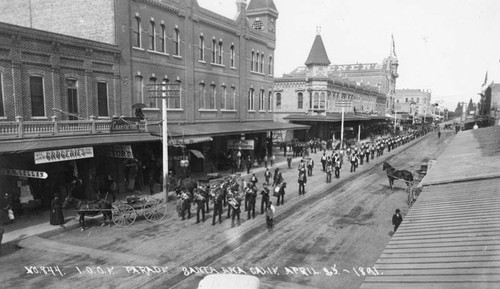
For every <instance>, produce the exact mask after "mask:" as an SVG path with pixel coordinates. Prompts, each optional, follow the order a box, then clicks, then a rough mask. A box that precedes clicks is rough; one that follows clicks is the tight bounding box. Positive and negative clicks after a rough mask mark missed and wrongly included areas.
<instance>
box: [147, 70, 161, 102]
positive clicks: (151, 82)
mask: <svg viewBox="0 0 500 289" xmlns="http://www.w3.org/2000/svg"><path fill="white" fill-rule="evenodd" d="M149 84H153V85H156V84H157V81H156V77H151V78H149ZM158 94H159V93H157V92H154V94H153V96H155V97H148V99H149V107H158V105H157V103H156V100H157V99H158V96H159V95H158Z"/></svg>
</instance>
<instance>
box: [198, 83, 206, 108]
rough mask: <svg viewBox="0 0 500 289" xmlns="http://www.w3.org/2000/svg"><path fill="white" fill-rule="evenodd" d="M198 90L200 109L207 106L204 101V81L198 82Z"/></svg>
mask: <svg viewBox="0 0 500 289" xmlns="http://www.w3.org/2000/svg"><path fill="white" fill-rule="evenodd" d="M199 89H200V91H199V96H200V97H199V101H200V108H201V109H206V108H207V101H206V97H205V96H206V91H205V83H200V88H199Z"/></svg>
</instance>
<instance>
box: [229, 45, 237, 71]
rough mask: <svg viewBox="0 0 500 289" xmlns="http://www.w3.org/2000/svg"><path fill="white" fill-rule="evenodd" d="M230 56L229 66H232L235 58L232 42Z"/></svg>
mask: <svg viewBox="0 0 500 289" xmlns="http://www.w3.org/2000/svg"><path fill="white" fill-rule="evenodd" d="M230 58H231V65H230V66H231V67H234V66H235V63H234V61H235V58H236V55H235V52H234V44H233V45H231V56H230Z"/></svg>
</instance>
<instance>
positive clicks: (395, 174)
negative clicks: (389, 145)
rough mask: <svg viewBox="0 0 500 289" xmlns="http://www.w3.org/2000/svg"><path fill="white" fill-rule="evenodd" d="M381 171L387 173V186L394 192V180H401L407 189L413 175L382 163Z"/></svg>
mask: <svg viewBox="0 0 500 289" xmlns="http://www.w3.org/2000/svg"><path fill="white" fill-rule="evenodd" d="M382 169H383V170H384V171H386V172H387V178H388V179H389V186H390V187H391V190H394V180H396V179H401V180H404V181H405V182H406V185H407V186H408V187H409V186H410V184H411V182H412V181H413V174H412V173H411V172H409V171H407V170H396V169H395V168H393V167H392V166H391V165H390V164H389V163H387V162H384V164H383V166H382Z"/></svg>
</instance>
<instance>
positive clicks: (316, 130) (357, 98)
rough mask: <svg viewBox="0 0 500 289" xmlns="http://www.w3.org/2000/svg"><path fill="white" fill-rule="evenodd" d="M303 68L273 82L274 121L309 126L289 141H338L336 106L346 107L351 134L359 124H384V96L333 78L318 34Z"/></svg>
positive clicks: (338, 112) (373, 88) (372, 88)
mask: <svg viewBox="0 0 500 289" xmlns="http://www.w3.org/2000/svg"><path fill="white" fill-rule="evenodd" d="M305 65H306V66H305V67H300V68H297V69H295V70H294V71H293V72H292V73H290V74H287V75H284V76H283V77H281V78H275V81H274V91H275V103H274V105H275V107H274V114H275V116H274V117H275V120H276V121H284V122H293V123H297V124H307V125H311V128H310V130H309V131H308V134H307V135H306V134H304V133H303V132H297V133H296V134H294V135H292V134H290V133H289V134H288V135H287V137H286V138H287V139H288V140H289V139H291V138H292V137H297V138H299V139H307V138H314V137H319V138H322V139H331V138H332V137H333V138H337V139H338V138H340V131H341V129H340V122H341V110H342V108H341V107H340V104H339V102H346V103H347V104H348V105H347V106H346V107H344V110H345V112H346V121H347V122H348V123H347V127H348V128H349V131H350V132H352V133H354V134H357V131H358V130H359V129H360V128H361V124H363V126H364V130H366V128H367V127H368V125H370V124H371V123H373V122H378V121H385V117H384V116H383V113H384V111H385V106H386V94H385V93H382V92H380V87H378V86H371V85H368V84H364V83H360V82H356V81H353V80H350V79H348V78H345V77H340V76H337V75H336V74H332V72H331V71H333V70H332V69H334V68H335V69H336V67H337V66H332V65H331V64H330V60H329V58H328V55H327V53H326V49H325V47H324V44H323V40H322V38H321V36H320V35H319V34H318V35H316V38H315V40H314V42H313V45H312V47H311V51H310V53H309V56H308V58H307V60H306V62H305ZM357 66H358V68H361V67H362V65H357ZM377 69H379V70H380V68H377ZM378 114H382V115H381V116H380V115H378ZM364 130H363V131H364Z"/></svg>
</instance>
